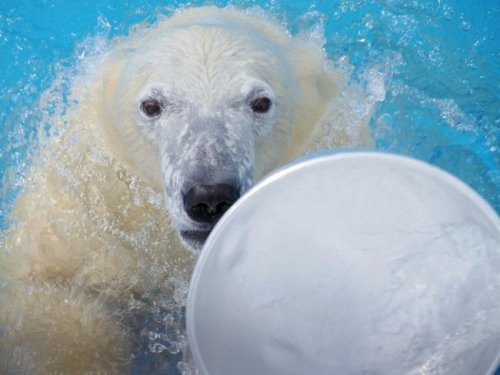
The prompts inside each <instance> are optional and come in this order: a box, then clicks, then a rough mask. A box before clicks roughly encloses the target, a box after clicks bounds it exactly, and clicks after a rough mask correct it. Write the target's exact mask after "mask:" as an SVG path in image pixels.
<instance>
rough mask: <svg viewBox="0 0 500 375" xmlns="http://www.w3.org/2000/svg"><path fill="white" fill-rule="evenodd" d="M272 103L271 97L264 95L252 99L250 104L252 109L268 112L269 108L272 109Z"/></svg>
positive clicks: (258, 111) (257, 111)
mask: <svg viewBox="0 0 500 375" xmlns="http://www.w3.org/2000/svg"><path fill="white" fill-rule="evenodd" d="M271 104H272V103H271V99H269V98H266V97H262V98H257V99H255V100H254V101H252V103H250V106H251V107H252V111H254V112H256V113H266V112H267V111H269V109H271Z"/></svg>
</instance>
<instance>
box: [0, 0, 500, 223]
mask: <svg viewBox="0 0 500 375" xmlns="http://www.w3.org/2000/svg"><path fill="white" fill-rule="evenodd" d="M205 3H206V2H205V1H191V2H189V4H191V5H202V4H205ZM185 4H188V3H187V2H185V1H154V0H149V1H146V0H125V1H118V0H115V1H110V0H88V1H79V2H76V1H75V2H73V1H66V0H2V1H1V2H0V178H1V181H0V228H2V227H5V226H6V225H7V215H8V212H9V210H10V209H11V206H12V201H13V199H14V197H15V195H16V193H17V192H18V191H19V189H21V188H22V186H23V174H24V173H25V171H26V168H27V166H28V165H29V158H30V151H31V150H33V146H34V144H35V143H36V141H35V140H36V134H37V132H38V129H39V125H40V119H41V118H42V116H43V111H47V110H49V109H47V108H45V107H44V109H42V110H40V109H39V108H40V106H39V100H40V97H41V95H42V93H43V92H44V91H45V90H47V88H49V87H50V85H51V83H52V82H53V81H54V79H56V78H57V77H60V76H61V75H60V72H61V71H65V72H68V71H71V68H72V67H74V66H75V65H76V64H77V62H78V61H80V60H81V59H82V57H83V56H84V55H86V54H88V53H89V51H90V50H91V46H90V45H91V44H92V43H93V41H94V40H95V37H96V36H98V37H100V38H102V39H110V38H111V37H113V36H115V35H122V34H126V33H127V30H128V29H129V27H130V26H132V25H134V24H136V23H137V22H142V21H146V22H155V20H156V17H157V16H158V14H168V13H170V12H171V10H172V9H174V8H176V7H178V6H181V5H185ZM210 4H216V5H222V6H223V5H227V4H228V2H226V1H211V2H210ZM232 4H236V5H241V6H255V5H258V6H261V7H262V8H264V9H266V10H268V11H269V12H270V13H271V14H273V15H274V16H275V17H276V18H277V19H278V20H280V21H281V22H283V23H286V24H287V25H288V28H289V29H290V30H291V31H292V32H294V33H295V32H300V30H302V29H308V28H311V27H315V26H318V25H322V26H323V28H324V31H325V35H326V43H325V48H326V51H327V53H328V55H329V56H330V57H332V58H341V57H343V56H348V58H349V61H350V63H351V64H352V65H353V67H354V70H353V74H352V79H353V81H358V82H361V83H362V84H367V82H369V80H367V78H366V75H367V72H368V71H371V72H373V71H378V72H380V73H381V74H383V75H384V76H385V77H386V78H385V87H384V88H385V100H384V101H382V102H381V103H380V104H379V106H378V107H377V110H376V112H375V114H374V116H373V118H372V121H371V129H372V132H373V136H374V138H375V142H376V146H377V147H378V148H380V149H384V150H389V151H394V152H398V153H402V154H405V155H410V156H413V157H416V158H419V159H421V160H425V161H428V162H430V163H432V164H434V165H437V166H440V167H442V168H444V169H446V170H448V171H450V172H451V173H453V174H454V175H456V176H458V177H459V178H461V179H463V180H464V181H465V182H467V183H468V184H469V185H471V186H472V187H473V188H474V189H476V190H477V191H478V192H479V193H480V194H481V195H482V196H483V197H484V198H485V199H486V200H487V201H488V202H489V203H490V204H491V205H492V206H493V207H494V208H495V209H496V211H497V212H500V168H499V166H500V160H499V159H500V153H499V147H500V146H499V144H498V140H497V139H498V135H499V132H500V98H499V96H500V82H499V77H500V42H499V40H500V2H498V0H482V1H475V0H462V1H459V0H456V1H450V0H385V1H384V0H379V1H374V0H345V1H341V0H325V1H302V2H294V1H291V0H288V1H286V0H271V1H261V0H254V1H236V2H232ZM63 86H64V85H63ZM48 126H50V124H48Z"/></svg>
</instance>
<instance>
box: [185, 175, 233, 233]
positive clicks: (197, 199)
mask: <svg viewBox="0 0 500 375" xmlns="http://www.w3.org/2000/svg"><path fill="white" fill-rule="evenodd" d="M239 192H240V188H239V187H237V186H234V185H228V184H216V185H197V186H193V187H192V188H191V189H189V191H188V192H187V194H183V196H184V210H185V211H186V213H187V214H188V216H189V217H190V218H191V219H192V220H194V221H196V222H198V223H202V224H211V225H215V224H216V223H217V221H218V220H219V219H220V218H221V217H222V215H223V214H224V213H225V212H226V211H227V210H228V209H229V207H231V205H232V204H233V203H234V202H236V200H237V199H238V198H239V196H240V193H239Z"/></svg>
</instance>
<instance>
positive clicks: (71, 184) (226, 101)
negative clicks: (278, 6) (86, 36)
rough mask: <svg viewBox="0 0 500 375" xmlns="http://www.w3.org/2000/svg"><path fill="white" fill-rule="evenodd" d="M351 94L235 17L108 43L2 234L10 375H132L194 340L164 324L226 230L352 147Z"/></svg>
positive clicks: (174, 22)
mask: <svg viewBox="0 0 500 375" xmlns="http://www.w3.org/2000/svg"><path fill="white" fill-rule="evenodd" d="M346 81H347V74H346V73H345V72H344V71H342V70H336V69H335V68H334V66H333V64H332V63H331V62H330V61H328V60H327V59H326V58H325V55H324V52H323V50H322V49H321V47H320V46H318V45H316V44H315V43H313V42H312V41H309V40H307V38H305V37H301V36H297V37H292V36H290V35H289V34H288V33H287V31H286V29H285V28H284V27H283V26H281V25H279V24H277V23H276V22H275V21H273V20H271V19H269V18H268V17H263V16H258V15H255V14H249V12H246V11H242V10H237V9H234V8H224V9H220V8H216V7H201V8H191V9H185V10H182V11H178V12H176V13H175V14H174V15H172V16H171V17H169V18H165V19H162V20H160V21H159V22H157V24H156V25H153V26H142V27H138V28H136V29H134V30H132V31H131V33H130V35H128V36H127V37H121V38H116V39H115V40H113V41H112V42H111V45H110V47H109V51H108V52H107V53H106V54H105V55H104V56H103V57H102V59H101V60H100V61H99V63H96V65H95V67H94V69H93V71H92V74H90V75H89V76H86V77H85V79H80V80H75V82H74V84H73V87H72V91H71V97H70V100H68V102H69V103H72V104H68V105H67V106H66V107H64V109H63V110H61V111H60V112H58V114H55V115H52V118H51V126H52V129H53V131H52V133H53V134H51V136H50V137H49V138H48V139H47V140H45V141H44V142H41V143H44V144H45V146H44V147H40V152H39V155H38V157H37V158H35V160H34V161H33V165H32V167H31V169H30V171H29V174H28V177H27V183H26V186H25V188H24V191H23V192H22V193H21V195H20V196H19V198H18V199H17V202H16V205H15V208H14V210H13V213H12V225H11V227H10V228H9V229H8V230H6V231H5V232H4V233H2V237H1V244H0V245H1V253H0V271H1V273H0V274H1V279H0V281H1V284H0V285H1V294H0V298H1V299H0V312H1V315H0V324H1V327H0V368H1V370H0V372H2V373H7V374H9V373H30V374H36V373H40V374H48V373H61V374H63V373H64V374H80V373H109V374H111V373H123V372H124V371H131V369H133V368H134V367H133V366H134V358H138V357H140V356H141V353H142V352H141V350H143V349H144V348H142V347H141V344H140V341H141V340H147V339H148V338H149V340H153V341H154V340H155V338H156V339H157V341H154V342H153V343H154V344H158V345H160V346H161V345H163V346H165V345H166V344H165V341H168V339H166V338H165V337H166V336H168V334H169V332H170V331H172V330H173V331H175V329H181V334H178V335H177V336H176V339H173V340H171V342H170V344H176V345H177V347H176V348H174V349H171V348H170V349H169V350H168V351H169V353H173V354H169V353H166V352H164V353H166V354H167V357H162V358H163V359H164V360H167V361H168V360H171V359H172V355H174V354H175V353H176V352H178V351H179V350H182V349H183V348H184V347H183V345H184V342H185V340H184V341H183V338H182V328H179V327H178V326H176V325H175V324H174V325H173V326H172V324H170V323H169V324H170V325H168V324H167V323H165V316H167V317H169V318H168V320H169V321H170V322H171V321H172V320H175V319H177V318H178V317H177V316H176V315H175V312H178V311H179V306H180V307H181V308H180V309H182V306H183V301H184V297H185V292H186V289H187V280H188V279H189V275H190V272H191V269H192V267H193V263H194V261H195V259H196V253H197V252H198V251H200V249H201V247H202V245H203V243H204V241H205V239H206V238H207V236H208V234H209V233H210V231H211V230H212V228H213V227H214V225H215V224H216V223H217V221H218V219H219V218H220V217H221V216H222V215H223V214H224V212H225V211H226V210H227V209H228V208H229V207H230V206H231V204H232V203H234V202H235V200H237V199H238V198H239V197H240V196H241V195H242V194H244V193H245V191H247V190H248V189H249V188H250V187H251V186H252V184H254V182H255V181H256V180H258V179H259V178H261V177H262V176H264V175H265V174H266V173H268V172H269V171H271V170H273V169H274V168H276V167H278V166H281V165H282V164H284V163H286V162H287V161H289V160H291V159H293V158H295V157H296V156H298V155H301V154H303V153H305V152H307V150H308V149H311V148H313V146H312V145H314V144H315V142H316V141H317V139H318V137H321V135H322V134H325V129H330V128H332V127H333V128H335V129H337V130H336V131H335V134H336V136H335V143H336V144H337V145H342V144H346V143H349V142H351V143H353V142H352V139H351V138H352V137H351V138H349V137H350V135H349V131H347V130H346V129H347V128H348V127H349V124H346V121H343V114H342V113H343V112H342V110H341V109H339V108H340V107H341V105H340V104H339V103H340V102H339V101H338V97H339V96H340V95H341V93H342V90H344V86H345V84H346ZM335 103H337V104H335ZM343 111H344V112H345V108H344V109H343ZM342 129H344V130H342ZM358 130H359V129H358ZM358 130H356V132H358ZM359 131H360V132H362V130H359ZM42 133H43V132H41V136H42V135H43V134H42ZM351 133H352V132H351ZM351 135H352V134H351ZM354 143H355V142H354ZM189 250H191V251H189ZM172 311H173V313H172ZM174 318H175V319H174ZM153 323H154V324H153ZM165 330H167V331H168V332H165ZM169 330H170V331H169ZM145 337H146V338H145ZM151 337H153V338H151ZM158 338H159V339H158ZM162 340H163V341H162ZM150 343H151V342H150ZM137 348H142V349H137ZM148 348H149V349H151V346H149V347H148ZM148 348H146V349H144V350H146V351H147V349H148ZM160 352H161V350H160ZM168 355H170V357H168ZM153 362H154V361H153ZM152 366H153V365H152ZM149 370H151V368H150V369H149ZM149 370H148V371H149Z"/></svg>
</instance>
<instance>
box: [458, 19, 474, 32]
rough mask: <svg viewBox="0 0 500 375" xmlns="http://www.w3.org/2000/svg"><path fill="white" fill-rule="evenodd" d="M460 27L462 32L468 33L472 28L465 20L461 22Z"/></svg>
mask: <svg viewBox="0 0 500 375" xmlns="http://www.w3.org/2000/svg"><path fill="white" fill-rule="evenodd" d="M460 27H461V28H462V30H464V31H469V30H470V28H471V27H472V25H471V23H470V22H469V21H466V20H463V21H462V22H461V23H460Z"/></svg>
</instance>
